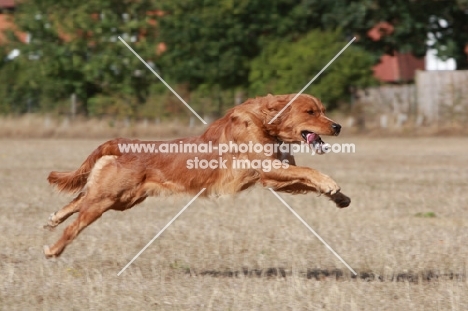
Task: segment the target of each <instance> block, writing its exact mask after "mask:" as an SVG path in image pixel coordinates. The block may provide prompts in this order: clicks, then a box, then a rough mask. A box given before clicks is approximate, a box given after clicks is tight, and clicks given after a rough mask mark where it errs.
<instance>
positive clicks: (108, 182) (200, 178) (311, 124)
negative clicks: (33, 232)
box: [44, 94, 350, 257]
mask: <svg viewBox="0 0 468 311" xmlns="http://www.w3.org/2000/svg"><path fill="white" fill-rule="evenodd" d="M293 96H294V94H291V95H279V96H273V95H268V96H265V97H258V98H255V99H249V100H247V101H246V102H245V103H243V104H241V105H239V106H236V107H234V108H232V109H231V110H229V111H228V113H227V114H226V115H225V116H224V117H223V118H221V119H219V120H217V121H215V122H214V123H213V124H211V125H210V126H209V127H208V128H207V130H206V131H205V132H204V133H203V134H202V135H200V136H196V137H189V138H183V139H177V140H174V141H172V142H173V143H177V144H179V143H180V142H183V143H185V144H188V143H191V144H202V143H207V142H210V141H211V142H212V144H213V145H214V146H216V145H218V144H222V143H229V142H233V143H236V144H242V143H246V144H247V143H248V142H254V143H260V144H274V143H278V142H281V143H286V144H296V143H300V142H302V141H304V136H303V134H302V133H303V132H304V131H307V132H313V133H316V134H317V135H338V133H339V131H340V126H339V125H338V124H336V123H335V122H333V121H332V120H330V119H329V118H327V117H326V116H325V115H324V107H323V105H322V103H321V102H320V100H318V99H317V98H315V97H313V96H310V95H305V94H302V95H300V96H299V97H298V98H297V99H296V100H295V101H294V102H293V103H292V104H291V105H289V106H288V108H287V109H286V110H285V111H284V112H283V113H282V114H281V115H280V116H279V117H278V118H277V119H275V121H274V122H273V123H272V124H268V122H269V121H270V120H272V119H273V117H274V116H275V115H276V114H277V113H278V112H279V111H280V110H281V109H283V108H284V107H285V106H286V104H287V103H288V102H289V101H290V100H291V99H292V98H293ZM131 143H133V144H141V143H151V144H155V145H156V146H160V145H161V144H163V143H170V142H162V141H151V142H145V141H139V140H130V139H124V138H117V139H114V140H110V141H108V142H106V143H104V144H102V145H101V146H99V147H98V148H97V149H96V150H95V151H94V152H92V153H91V155H90V156H89V157H88V158H87V159H86V160H85V162H84V163H83V164H82V165H81V166H80V167H79V168H78V169H77V170H75V171H72V172H65V173H64V172H51V173H50V175H49V177H48V181H49V183H50V184H52V185H55V186H56V187H57V189H58V190H59V191H64V192H75V193H76V192H78V193H79V194H78V196H77V197H76V198H75V199H74V200H73V201H72V202H70V203H69V204H67V205H66V206H65V207H63V208H62V209H61V210H59V211H57V212H56V213H53V214H52V215H51V216H50V218H49V221H48V223H47V225H46V226H45V227H47V228H54V227H56V226H57V225H59V224H60V223H62V222H63V221H64V220H65V219H67V218H68V217H69V216H71V215H72V214H73V213H76V212H79V216H78V218H77V219H76V220H75V221H74V222H72V223H71V224H70V225H69V226H68V227H67V228H66V229H65V231H64V233H63V235H62V237H61V238H60V239H59V240H58V241H57V242H56V243H55V244H54V245H53V246H51V247H50V248H49V247H48V246H45V247H44V253H45V255H46V257H53V256H59V255H60V254H61V253H62V252H63V250H64V249H65V247H66V246H67V245H68V244H69V243H70V242H71V241H72V240H73V239H74V238H75V237H76V236H77V235H78V234H79V232H80V231H82V230H83V229H84V228H86V227H87V226H88V225H90V224H91V223H92V222H94V221H95V220H97V219H98V218H99V217H101V215H102V214H103V213H104V212H106V211H108V210H110V209H113V210H120V211H123V210H126V209H129V208H131V207H132V206H134V205H136V204H138V203H140V202H142V201H143V200H145V199H146V198H147V197H149V196H161V195H171V194H177V193H185V194H190V195H195V194H197V193H198V192H199V191H200V190H201V189H202V188H206V190H205V191H204V192H203V193H202V196H210V195H221V194H233V193H236V192H239V191H242V190H245V189H247V188H249V187H251V186H253V185H254V184H256V183H260V184H262V185H263V186H265V187H270V188H272V189H274V190H275V191H282V192H288V193H306V192H310V191H314V192H318V193H323V194H325V195H326V196H327V197H329V198H330V199H331V200H332V201H334V202H335V203H336V205H337V206H338V207H346V206H348V205H349V204H350V199H349V198H348V197H347V196H345V195H344V194H342V193H341V192H340V187H339V186H338V185H337V184H336V182H335V181H334V180H333V179H331V178H330V177H329V176H327V175H324V174H322V173H320V172H318V171H317V170H314V169H312V168H308V167H297V166H295V161H294V157H293V156H292V155H291V154H283V153H280V152H278V153H275V154H273V155H271V156H267V155H265V154H263V153H239V152H229V153H227V154H224V155H222V156H221V158H222V160H224V161H226V166H227V169H210V168H208V169H200V168H199V169H195V168H194V169H189V168H187V161H188V160H190V159H193V158H194V157H198V158H199V159H206V160H213V159H219V157H220V156H219V155H218V154H217V153H177V154H174V153H122V152H121V151H120V149H119V144H131ZM233 158H236V159H246V160H249V161H252V160H271V161H273V160H275V159H279V160H287V161H289V166H288V167H287V168H284V167H281V168H272V169H271V170H270V171H268V172H266V171H264V170H262V169H253V168H247V169H234V168H232V164H233V163H232V162H233Z"/></svg>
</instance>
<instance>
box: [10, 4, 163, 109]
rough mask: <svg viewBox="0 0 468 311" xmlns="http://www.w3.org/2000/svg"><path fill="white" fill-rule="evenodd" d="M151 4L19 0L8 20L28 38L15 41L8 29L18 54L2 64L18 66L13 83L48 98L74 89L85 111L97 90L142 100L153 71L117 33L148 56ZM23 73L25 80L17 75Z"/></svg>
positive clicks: (151, 53) (151, 48)
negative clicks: (143, 63)
mask: <svg viewBox="0 0 468 311" xmlns="http://www.w3.org/2000/svg"><path fill="white" fill-rule="evenodd" d="M152 7H153V6H152V2H151V1H148V0H140V1H117V0H91V1H79V0H53V1H52V0H25V1H21V2H20V4H19V5H18V10H17V12H16V13H15V15H14V23H15V25H16V26H17V27H18V29H20V30H21V31H22V32H26V33H28V34H29V43H28V44H23V43H22V42H19V40H18V38H16V36H15V34H14V33H13V32H11V33H10V48H11V49H18V50H19V51H20V56H19V57H17V58H16V59H14V60H12V61H10V62H9V64H6V65H5V67H8V66H19V67H20V69H21V70H19V71H18V73H17V77H16V78H17V79H15V83H16V84H18V87H24V88H26V89H29V90H30V91H31V92H37V93H40V94H42V95H43V96H44V97H45V98H48V99H49V101H48V102H58V100H59V99H63V98H66V97H69V96H70V95H71V94H73V93H74V94H76V95H77V97H78V99H79V100H80V102H82V103H83V109H84V111H85V112H86V111H88V110H91V111H92V110H93V109H95V108H96V107H92V106H90V104H91V103H93V101H92V100H91V99H93V98H94V97H96V96H97V95H106V96H109V97H112V96H113V95H114V94H119V96H128V97H129V98H135V99H136V100H135V101H133V102H130V101H129V102H130V105H131V104H132V103H133V104H135V103H138V102H142V101H144V98H145V96H146V94H147V91H148V86H149V83H151V82H154V77H153V76H152V74H151V73H150V72H149V71H148V70H147V69H145V68H144V66H143V65H142V64H141V62H140V61H139V60H138V59H137V58H136V57H135V56H134V55H133V54H131V52H130V51H129V50H128V49H127V48H126V47H125V46H124V45H123V44H122V43H121V42H120V41H119V40H118V38H117V37H118V36H121V37H122V38H123V39H125V40H126V41H127V42H128V43H129V44H131V45H132V46H133V48H134V49H135V50H136V51H137V53H139V54H140V55H141V56H142V57H143V58H144V59H146V60H151V59H154V58H155V56H156V53H155V52H156V48H155V46H156V45H155V42H156V39H155V38H156V35H157V31H156V24H155V23H154V16H152V15H151V14H149V12H151V8H152ZM137 38H138V39H139V40H138V42H137V43H132V41H136V40H132V39H137ZM23 70H28V71H29V74H26V72H23ZM25 75H27V77H28V78H27V79H26V81H24V80H23V79H22V78H21V77H23V76H25ZM90 100H91V101H90ZM43 105H44V103H43ZM48 108H52V107H48Z"/></svg>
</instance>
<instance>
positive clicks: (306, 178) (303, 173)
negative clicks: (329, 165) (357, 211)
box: [261, 166, 351, 208]
mask: <svg viewBox="0 0 468 311" xmlns="http://www.w3.org/2000/svg"><path fill="white" fill-rule="evenodd" d="M261 181H262V184H263V186H265V187H269V188H272V189H273V190H276V191H281V192H291V193H306V192H310V191H315V192H318V193H323V194H325V195H326V196H327V197H329V198H330V199H331V200H332V201H333V202H335V204H336V205H337V206H338V207H340V208H343V207H347V206H349V204H350V203H351V199H350V198H349V197H347V196H346V195H344V194H343V193H341V192H340V187H339V186H338V184H337V183H336V182H335V181H334V180H333V179H332V178H331V177H329V176H328V175H325V174H322V173H320V172H319V171H317V170H314V169H311V168H308V167H297V166H289V167H288V168H287V169H277V170H272V171H270V172H264V173H263V174H262V178H261Z"/></svg>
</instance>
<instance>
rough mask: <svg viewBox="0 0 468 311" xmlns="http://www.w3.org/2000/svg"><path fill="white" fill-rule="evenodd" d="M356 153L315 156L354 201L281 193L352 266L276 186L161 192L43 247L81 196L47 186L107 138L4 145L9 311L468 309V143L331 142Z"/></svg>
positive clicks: (2, 221)
mask: <svg viewBox="0 0 468 311" xmlns="http://www.w3.org/2000/svg"><path fill="white" fill-rule="evenodd" d="M327 141H328V142H352V143H355V144H356V153H355V154H328V155H326V156H306V155H302V156H301V157H300V158H299V160H298V162H299V164H300V165H310V166H312V167H314V168H318V169H320V170H322V171H323V172H325V173H327V174H329V175H331V176H332V177H334V178H335V179H336V180H337V181H338V182H339V184H340V185H341V187H342V189H343V192H344V193H345V194H347V195H349V196H350V197H351V198H352V203H351V206H350V207H349V208H346V209H342V210H340V209H337V208H336V207H335V206H334V204H332V203H331V202H329V201H328V200H327V199H326V198H324V197H317V196H316V195H314V194H309V195H296V196H292V195H286V194H281V196H282V197H283V198H284V200H286V201H287V202H288V203H289V204H290V206H291V207H293V208H294V209H295V210H296V211H297V212H298V213H299V214H300V215H301V216H302V217H303V218H304V219H305V220H306V221H307V222H308V223H309V224H310V225H311V227H312V228H314V229H315V230H316V231H317V232H318V233H319V234H320V235H321V236H322V237H323V238H324V239H325V240H326V241H327V242H328V243H329V244H330V245H331V246H332V247H333V248H334V249H335V251H337V252H338V253H339V254H340V255H341V256H342V257H343V259H344V260H345V261H347V263H348V264H349V265H350V266H351V267H353V268H354V269H355V270H356V271H357V272H358V273H359V275H358V277H353V276H352V275H351V273H350V272H349V271H348V270H347V269H346V267H344V266H343V264H342V263H341V262H340V261H338V260H337V259H336V258H335V257H334V256H333V254H332V253H330V252H329V251H328V250H327V249H326V248H325V247H324V245H323V244H321V243H320V242H319V241H318V240H317V239H316V238H315V237H314V236H313V235H312V234H311V233H310V232H309V231H308V230H307V229H306V228H305V227H304V226H303V225H302V224H301V223H300V222H299V221H298V220H297V219H296V218H295V217H294V216H293V215H292V214H291V213H290V212H289V211H288V210H287V209H286V208H285V207H284V206H283V205H282V203H281V202H279V201H278V200H277V198H275V197H274V196H273V195H272V193H270V192H269V191H268V190H266V189H262V188H254V189H252V190H248V191H247V192H244V193H242V194H240V195H237V196H235V197H222V198H219V199H216V200H206V199H197V200H196V201H195V202H194V203H193V204H192V205H191V206H190V207H189V208H188V209H187V210H186V212H185V213H184V214H182V215H181V217H180V218H179V219H178V220H176V221H175V222H174V224H173V225H172V226H171V227H169V229H168V230H167V231H166V232H165V233H164V234H163V235H162V236H161V237H160V238H159V239H157V240H156V241H155V242H154V243H153V244H152V245H151V246H150V247H149V248H148V249H147V250H146V251H145V252H144V253H143V254H142V255H141V256H140V257H139V258H138V259H137V260H136V261H135V262H134V263H133V264H132V265H131V266H130V267H129V268H128V269H127V270H125V271H124V272H123V273H122V274H121V275H120V276H117V273H118V272H119V271H120V270H121V269H122V268H123V267H124V266H125V265H126V264H127V263H128V262H129V261H130V260H131V259H132V258H133V256H135V255H136V254H137V253H138V251H140V250H141V248H142V247H143V246H144V245H146V243H147V242H148V241H150V240H151V239H152V238H153V237H154V235H155V234H156V233H157V232H158V231H159V230H160V229H161V228H162V227H163V226H164V225H165V224H166V223H167V222H168V221H169V220H170V219H171V218H172V217H173V216H174V215H175V214H176V213H177V212H178V211H179V210H180V209H181V208H182V207H183V206H184V205H185V204H186V203H187V202H188V201H189V200H190V199H191V198H190V197H177V198H167V199H157V198H151V199H148V200H146V201H145V202H144V204H142V205H139V206H137V207H135V208H133V209H131V210H129V211H126V212H123V213H122V212H114V211H111V212H108V213H106V214H105V215H104V216H103V217H102V218H101V219H99V220H98V221H97V222H96V223H94V224H93V225H92V226H90V227H89V228H87V229H86V230H85V231H83V233H82V234H81V235H80V236H79V237H78V238H77V239H76V240H75V241H74V243H72V244H71V245H70V246H69V247H68V248H67V250H66V251H65V253H64V254H63V255H62V256H61V257H60V258H58V259H52V260H46V259H45V258H44V257H43V255H42V246H43V245H44V244H52V243H53V242H55V241H56V239H57V238H58V237H59V236H60V235H61V233H62V230H63V229H64V228H65V226H66V224H68V223H70V221H71V219H73V217H72V218H71V219H70V220H68V221H67V222H66V223H65V224H62V225H61V226H59V227H58V228H57V229H56V230H55V231H54V232H49V231H47V230H44V229H42V226H43V225H44V224H45V223H46V220H47V218H48V216H49V214H50V213H52V212H53V211H55V210H57V209H59V208H60V207H62V206H63V205H64V204H65V203H67V202H68V201H69V200H70V199H71V197H69V196H65V195H59V194H57V193H56V192H55V191H54V190H53V189H52V188H51V187H49V185H48V184H47V182H46V177H47V175H48V173H49V172H50V171H51V170H71V169H75V168H76V167H78V166H79V165H80V164H81V162H82V161H83V160H84V159H85V157H86V156H87V155H88V154H89V152H91V151H92V150H93V149H94V148H95V147H96V146H97V145H98V144H100V143H101V142H102V140H12V139H8V140H7V139H4V140H0V144H1V148H0V198H1V200H0V228H1V237H0V243H1V248H0V259H1V260H0V309H1V310H41V309H42V310H86V309H93V310H460V311H461V310H468V295H467V293H468V284H467V280H466V277H467V263H468V259H467V258H468V193H467V192H468V191H467V189H468V166H467V164H468V138H461V137H459V138H455V137H452V138H442V137H437V138H380V139H379V138H365V137H361V138H352V137H339V138H328V139H327Z"/></svg>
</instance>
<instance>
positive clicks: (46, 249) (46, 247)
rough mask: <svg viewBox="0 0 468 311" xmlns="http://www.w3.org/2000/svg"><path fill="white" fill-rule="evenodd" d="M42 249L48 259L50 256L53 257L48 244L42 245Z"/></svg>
mask: <svg viewBox="0 0 468 311" xmlns="http://www.w3.org/2000/svg"><path fill="white" fill-rule="evenodd" d="M42 251H43V253H44V256H45V257H46V258H47V259H49V258H52V257H55V255H54V254H53V253H52V252H51V251H50V248H49V246H47V245H44V247H43V248H42Z"/></svg>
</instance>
